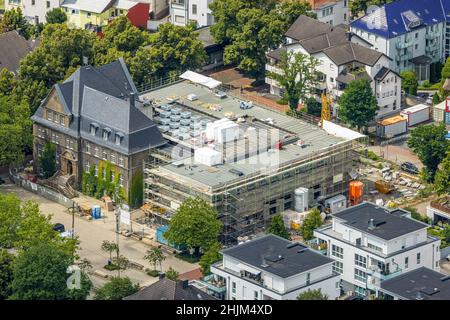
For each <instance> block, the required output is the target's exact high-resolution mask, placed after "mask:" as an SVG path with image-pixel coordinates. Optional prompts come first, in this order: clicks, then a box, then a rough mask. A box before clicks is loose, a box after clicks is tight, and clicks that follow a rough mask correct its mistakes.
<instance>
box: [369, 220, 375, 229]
mask: <svg viewBox="0 0 450 320" xmlns="http://www.w3.org/2000/svg"><path fill="white" fill-rule="evenodd" d="M373 229H375V224H374V222H373V219H370V220H369V230H373Z"/></svg>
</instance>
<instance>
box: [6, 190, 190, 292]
mask: <svg viewBox="0 0 450 320" xmlns="http://www.w3.org/2000/svg"><path fill="white" fill-rule="evenodd" d="M0 192H2V193H10V192H14V193H16V194H17V195H18V196H19V197H20V199H22V200H35V201H37V202H38V203H39V206H40V209H41V211H42V213H44V214H52V215H53V216H52V221H53V222H55V223H56V222H59V223H62V224H64V226H65V227H66V229H70V228H71V226H72V215H71V214H69V212H68V210H67V209H66V208H65V207H63V206H61V205H59V204H57V203H54V202H51V201H49V200H47V199H45V198H43V197H41V196H38V195H36V194H34V193H31V192H28V191H26V190H24V189H22V188H20V187H18V186H16V185H14V184H10V183H8V184H4V185H0ZM115 228H116V224H115V217H114V215H113V214H109V215H107V216H106V217H105V218H103V219H99V220H92V221H89V220H86V219H85V218H81V217H78V216H75V234H76V235H77V236H78V237H79V239H80V250H79V251H78V254H79V255H80V256H81V258H86V259H88V260H89V261H90V262H91V263H92V265H93V267H94V268H93V271H94V270H100V271H102V272H104V273H107V274H111V275H116V274H117V272H114V273H111V272H108V271H107V270H105V269H104V268H103V266H104V265H105V264H106V263H107V261H108V259H109V254H107V253H106V252H103V251H102V250H101V249H100V247H101V244H102V242H103V240H109V241H116V233H115ZM119 245H120V251H121V254H122V255H124V256H125V257H127V258H128V259H129V260H131V261H133V262H137V263H139V264H142V265H144V266H145V268H153V266H151V265H150V264H149V263H148V262H147V261H145V260H144V259H143V257H144V255H145V254H146V251H147V250H148V249H149V248H150V246H149V245H147V244H145V243H143V242H141V241H138V240H135V239H132V238H126V237H124V236H120V238H119ZM169 267H172V268H174V269H175V270H176V271H178V272H179V273H180V274H181V273H184V272H187V271H191V270H193V269H196V268H198V264H191V263H188V262H185V261H182V260H180V259H177V258H175V257H174V256H172V255H167V254H166V260H165V261H164V262H163V263H162V269H163V270H167V269H168V268H169ZM122 274H123V275H124V276H128V277H130V279H131V280H132V281H134V282H137V283H139V284H140V285H148V284H151V283H153V282H155V281H156V280H157V279H156V278H153V277H150V276H148V275H147V274H145V273H144V272H142V271H138V270H135V269H130V270H126V271H124V272H122ZM91 279H92V281H93V283H94V286H97V287H98V286H100V285H102V284H103V283H105V281H106V280H104V279H101V278H98V277H95V276H91Z"/></svg>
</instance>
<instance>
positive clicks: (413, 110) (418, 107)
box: [401, 103, 430, 114]
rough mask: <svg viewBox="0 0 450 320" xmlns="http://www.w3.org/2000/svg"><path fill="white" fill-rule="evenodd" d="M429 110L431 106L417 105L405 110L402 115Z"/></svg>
mask: <svg viewBox="0 0 450 320" xmlns="http://www.w3.org/2000/svg"><path fill="white" fill-rule="evenodd" d="M429 108H430V106H428V105H426V104H423V103H420V104H416V105H415V106H412V107H409V108H406V109H403V110H402V112H401V113H405V114H407V113H414V112H417V111H421V110H424V109H429Z"/></svg>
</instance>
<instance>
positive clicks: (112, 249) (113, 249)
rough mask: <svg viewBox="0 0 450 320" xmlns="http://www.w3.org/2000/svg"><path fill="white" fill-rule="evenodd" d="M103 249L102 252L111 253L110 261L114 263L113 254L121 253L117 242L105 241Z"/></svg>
mask: <svg viewBox="0 0 450 320" xmlns="http://www.w3.org/2000/svg"><path fill="white" fill-rule="evenodd" d="M101 249H102V251H104V252H107V253H109V260H110V261H112V254H113V253H117V252H118V251H119V246H118V245H117V243H115V242H112V241H108V240H103V242H102V246H101Z"/></svg>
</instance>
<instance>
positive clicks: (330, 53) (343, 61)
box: [266, 16, 401, 119]
mask: <svg viewBox="0 0 450 320" xmlns="http://www.w3.org/2000/svg"><path fill="white" fill-rule="evenodd" d="M302 19H303V20H304V21H301V20H302ZM311 20H313V19H310V18H308V17H304V16H303V17H301V18H299V20H298V22H296V23H302V24H310V26H309V27H310V28H314V29H316V30H317V32H316V33H313V34H309V35H305V36H303V35H300V36H299V37H297V38H292V37H289V36H287V39H286V45H285V46H283V47H282V48H280V49H277V50H275V51H274V52H271V53H269V54H268V62H269V63H268V64H267V65H266V70H267V71H273V72H281V71H280V70H279V69H278V68H277V67H276V64H277V62H278V61H279V59H280V56H281V52H282V51H288V52H300V53H302V54H305V55H309V56H313V57H314V58H316V59H317V60H318V62H319V65H318V66H317V68H316V71H318V73H319V79H320V82H319V84H318V87H317V90H316V93H317V95H316V98H317V99H319V98H320V95H321V94H322V93H328V94H329V95H330V97H331V99H332V116H334V117H338V116H339V112H338V109H339V105H338V100H339V98H340V96H341V95H342V94H343V93H344V90H345V88H346V86H347V85H348V84H349V83H351V82H352V81H353V80H358V79H361V78H364V79H367V80H368V81H369V82H370V85H371V88H372V92H373V94H374V96H375V98H376V99H377V104H378V106H379V109H378V111H377V115H376V117H375V119H379V118H383V117H386V116H388V115H390V114H393V113H397V112H398V111H399V110H400V105H401V77H400V76H399V75H398V74H397V73H395V72H394V71H392V70H391V69H390V68H389V67H390V62H391V59H390V58H389V57H387V56H386V55H384V54H381V53H379V52H377V51H374V50H372V49H370V48H368V47H367V46H368V43H367V42H366V41H364V40H362V39H361V38H359V37H358V36H354V35H352V34H348V33H346V32H345V31H344V30H343V29H340V28H338V27H335V28H331V27H330V28H326V27H324V26H321V25H320V24H321V23H320V22H317V21H311ZM293 29H294V28H293ZM289 34H292V31H291V32H288V33H287V35H289ZM298 38H300V39H298ZM266 83H268V84H269V85H270V92H271V94H274V95H280V96H282V95H283V89H282V88H281V87H280V85H279V84H278V83H277V82H276V81H274V80H273V79H270V78H268V77H267V78H266Z"/></svg>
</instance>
